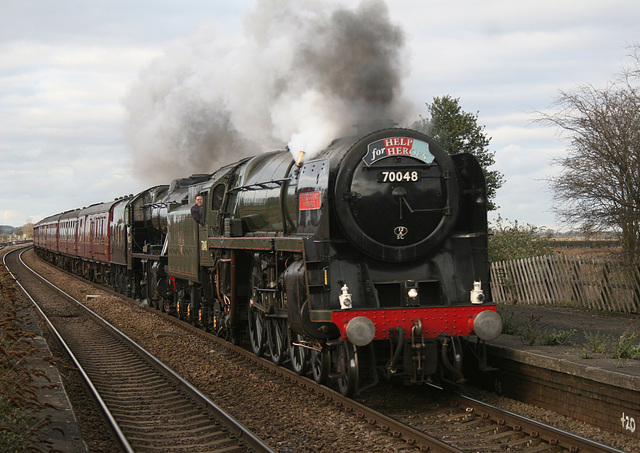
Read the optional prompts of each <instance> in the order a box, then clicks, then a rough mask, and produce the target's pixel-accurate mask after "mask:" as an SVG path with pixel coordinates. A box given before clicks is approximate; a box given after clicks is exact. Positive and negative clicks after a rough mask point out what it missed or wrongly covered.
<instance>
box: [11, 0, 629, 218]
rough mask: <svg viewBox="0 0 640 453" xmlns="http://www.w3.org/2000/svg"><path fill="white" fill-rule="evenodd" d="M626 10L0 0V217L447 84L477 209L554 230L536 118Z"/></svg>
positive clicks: (179, 168)
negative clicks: (483, 205) (470, 122)
mask: <svg viewBox="0 0 640 453" xmlns="http://www.w3.org/2000/svg"><path fill="white" fill-rule="evenodd" d="M638 17H640V3H639V2H633V1H621V0H611V1H607V2H604V1H595V0H586V1H585V0H582V1H577V0H553V1H546V0H539V1H536V2H516V1H507V0H487V1H482V2H478V1H472V0H452V1H449V2H442V1H431V0H421V1H417V0H386V1H384V0H367V1H338V0H335V1H330V0H326V1H321V0H313V1H312V0H264V1H261V0H254V1H250V0H234V1H229V0H227V1H222V0H195V1H189V0H180V1H178V0H153V1H148V0H140V1H133V2H131V1H124V0H110V1H106V0H96V1H92V2H87V1H83V0H60V1H58V2H51V1H49V0H20V1H13V0H0V55H2V58H0V156H1V160H0V162H1V163H0V225H11V226H21V225H23V224H25V223H27V222H37V221H39V220H41V219H42V218H44V217H46V216H48V215H51V214H55V213H58V212H62V211H66V210H69V209H73V208H77V207H84V206H88V205H90V204H93V203H96V202H101V201H108V200H111V199H113V198H116V197H119V196H122V195H126V194H135V193H138V192H140V191H142V190H144V189H146V188H148V187H151V186H154V185H157V184H168V183H170V181H171V179H173V178H178V177H183V176H188V175H190V174H192V173H212V172H213V171H215V170H216V168H218V167H219V166H220V165H222V164H226V163H230V162H233V161H234V160H237V159H238V158H239V157H242V156H244V155H251V154H256V153H259V152H264V151H271V150H275V149H282V147H284V146H286V145H288V146H290V148H291V149H292V152H293V151H297V150H298V149H304V150H305V151H308V152H309V154H310V155H311V154H312V153H313V151H314V150H316V151H317V150H318V149H321V148H322V147H323V146H325V145H326V144H328V143H329V142H330V141H331V140H332V139H333V138H337V137H338V136H340V135H343V134H345V133H347V134H348V133H350V130H352V125H353V124H355V122H357V121H360V120H361V119H362V115H363V114H364V113H363V112H367V114H371V112H375V113H376V115H378V116H379V115H386V116H388V117H391V119H393V120H394V121H396V122H397V123H399V124H400V125H404V124H410V123H411V122H412V121H413V120H416V119H418V118H419V116H420V115H422V116H427V114H428V111H427V107H426V104H427V103H430V102H432V101H433V98H434V97H440V96H445V95H449V96H452V97H454V98H459V104H460V106H461V107H462V109H463V110H464V111H465V112H471V113H477V115H478V124H479V125H481V126H484V127H485V132H486V134H487V135H488V136H489V137H490V138H491V141H490V145H489V150H490V151H492V152H495V160H496V164H495V165H494V166H493V167H492V169H493V170H498V171H499V172H501V173H502V174H503V175H504V179H505V181H506V182H505V184H504V185H503V187H502V188H501V189H500V190H499V191H498V193H497V197H496V199H495V203H496V204H497V205H498V206H499V209H498V210H497V211H496V212H492V213H491V214H490V219H491V220H492V221H495V219H496V218H497V216H498V215H499V216H500V217H501V218H502V219H506V221H509V222H514V221H517V222H518V223H520V224H531V225H535V226H538V227H547V228H554V229H560V230H563V229H564V230H567V229H570V227H571V226H570V225H569V226H567V225H562V224H559V223H558V222H557V220H556V217H555V214H554V212H553V210H552V207H553V200H552V195H553V194H552V192H551V190H550V188H549V184H548V182H547V180H548V178H550V177H553V176H554V175H557V174H558V172H559V170H560V168H559V167H558V166H557V165H556V164H554V159H555V158H558V157H562V156H563V155H565V153H566V147H567V137H566V136H565V137H563V136H560V135H559V134H558V131H557V130H556V129H554V128H552V127H546V126H542V125H540V124H538V123H535V122H534V120H535V118H536V117H537V116H538V115H539V112H543V111H549V109H550V108H552V107H551V106H552V103H553V101H554V100H555V99H556V98H557V97H558V95H559V93H560V91H561V90H564V91H570V90H574V89H577V88H578V87H579V86H580V85H584V84H590V85H593V86H595V87H604V86H606V84H607V82H608V81H610V80H612V79H614V78H615V77H616V75H617V74H619V73H620V71H621V67H622V65H623V64H624V63H625V62H627V61H628V54H629V53H630V50H629V46H630V45H631V44H634V43H638V42H640V22H638ZM536 112H538V113H536Z"/></svg>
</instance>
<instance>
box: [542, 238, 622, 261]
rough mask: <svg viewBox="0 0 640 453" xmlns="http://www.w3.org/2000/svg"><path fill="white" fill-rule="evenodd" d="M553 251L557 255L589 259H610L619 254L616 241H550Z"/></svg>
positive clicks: (569, 239)
mask: <svg viewBox="0 0 640 453" xmlns="http://www.w3.org/2000/svg"><path fill="white" fill-rule="evenodd" d="M551 244H552V246H553V250H554V252H555V253H557V254H558V255H570V256H586V257H589V258H611V257H615V256H616V255H617V254H619V253H620V252H621V250H622V249H621V248H620V242H619V241H617V240H611V239H603V240H585V239H571V238H568V239H552V240H551Z"/></svg>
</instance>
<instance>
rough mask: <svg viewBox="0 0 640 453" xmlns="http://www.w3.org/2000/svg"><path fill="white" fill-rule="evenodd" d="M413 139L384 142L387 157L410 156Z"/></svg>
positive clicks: (402, 138)
mask: <svg viewBox="0 0 640 453" xmlns="http://www.w3.org/2000/svg"><path fill="white" fill-rule="evenodd" d="M412 146H413V139H412V138H406V137H394V138H387V139H385V140H384V148H385V151H386V152H387V156H398V155H402V156H410V155H411V147H412Z"/></svg>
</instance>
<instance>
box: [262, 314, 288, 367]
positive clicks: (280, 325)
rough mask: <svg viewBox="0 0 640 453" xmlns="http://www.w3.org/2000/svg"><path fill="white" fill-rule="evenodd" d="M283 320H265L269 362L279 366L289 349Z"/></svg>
mask: <svg viewBox="0 0 640 453" xmlns="http://www.w3.org/2000/svg"><path fill="white" fill-rule="evenodd" d="M286 323H287V321H286V320H285V319H278V318H271V319H267V344H268V345H269V355H270V356H271V361H272V362H273V363H275V364H276V365H281V364H282V362H283V361H284V358H285V355H286V352H287V350H288V349H289V347H288V343H287V339H286V338H285V336H286Z"/></svg>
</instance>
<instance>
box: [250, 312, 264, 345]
mask: <svg viewBox="0 0 640 453" xmlns="http://www.w3.org/2000/svg"><path fill="white" fill-rule="evenodd" d="M248 318H249V343H251V350H252V351H253V353H254V354H255V355H257V356H258V357H260V356H261V355H262V354H263V353H264V346H265V332H264V330H265V329H264V318H263V317H262V314H261V313H260V312H259V311H258V310H254V309H252V308H251V307H249V316H248Z"/></svg>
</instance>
